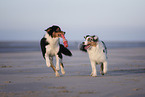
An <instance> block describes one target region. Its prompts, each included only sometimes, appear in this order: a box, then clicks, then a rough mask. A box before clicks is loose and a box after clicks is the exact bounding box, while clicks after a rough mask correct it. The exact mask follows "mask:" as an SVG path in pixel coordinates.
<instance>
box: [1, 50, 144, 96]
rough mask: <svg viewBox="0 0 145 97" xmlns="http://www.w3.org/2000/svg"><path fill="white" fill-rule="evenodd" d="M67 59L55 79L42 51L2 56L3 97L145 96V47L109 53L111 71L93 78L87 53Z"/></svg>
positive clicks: (75, 51) (98, 67)
mask: <svg viewBox="0 0 145 97" xmlns="http://www.w3.org/2000/svg"><path fill="white" fill-rule="evenodd" d="M72 53H73V57H64V60H63V61H64V66H65V71H66V75H64V76H62V75H61V76H60V77H55V74H54V73H53V71H52V69H51V68H48V67H46V65H45V61H44V60H43V58H42V55H41V52H19V53H0V97H58V96H59V97H145V48H124V49H110V50H108V61H109V65H108V66H109V71H108V73H107V74H106V75H104V76H102V75H101V74H100V73H99V70H100V66H99V65H98V66H97V70H98V77H91V76H89V74H90V73H91V67H90V62H89V59H88V55H87V53H83V52H81V51H77V50H74V51H72Z"/></svg>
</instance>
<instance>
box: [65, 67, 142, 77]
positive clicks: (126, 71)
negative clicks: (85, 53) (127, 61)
mask: <svg viewBox="0 0 145 97" xmlns="http://www.w3.org/2000/svg"><path fill="white" fill-rule="evenodd" d="M143 73H145V68H141V69H118V70H111V71H108V72H107V74H104V75H101V74H100V72H99V71H98V72H97V77H105V76H106V77H107V76H108V77H109V76H124V75H133V74H143ZM89 74H90V72H88V71H85V72H75V73H74V72H73V73H70V74H66V75H64V76H84V77H85V76H90V75H89Z"/></svg>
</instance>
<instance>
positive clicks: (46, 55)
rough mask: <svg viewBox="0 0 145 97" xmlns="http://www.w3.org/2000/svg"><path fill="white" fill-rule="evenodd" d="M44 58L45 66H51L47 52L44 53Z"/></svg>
mask: <svg viewBox="0 0 145 97" xmlns="http://www.w3.org/2000/svg"><path fill="white" fill-rule="evenodd" d="M45 59H46V65H47V67H50V66H51V62H50V59H49V55H48V54H47V53H46V54H45Z"/></svg>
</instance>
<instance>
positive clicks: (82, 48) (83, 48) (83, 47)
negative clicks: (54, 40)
mask: <svg viewBox="0 0 145 97" xmlns="http://www.w3.org/2000/svg"><path fill="white" fill-rule="evenodd" d="M85 46H86V45H84V43H83V42H82V43H81V44H80V46H79V48H80V50H81V51H84V52H87V50H86V49H85Z"/></svg>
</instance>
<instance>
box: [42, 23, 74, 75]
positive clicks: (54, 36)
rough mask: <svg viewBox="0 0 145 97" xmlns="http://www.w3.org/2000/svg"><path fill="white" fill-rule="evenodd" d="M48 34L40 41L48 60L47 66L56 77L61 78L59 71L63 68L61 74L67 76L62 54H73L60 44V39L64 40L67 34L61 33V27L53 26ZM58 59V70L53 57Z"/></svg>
mask: <svg viewBox="0 0 145 97" xmlns="http://www.w3.org/2000/svg"><path fill="white" fill-rule="evenodd" d="M45 31H46V32H47V33H46V34H45V35H44V37H43V38H42V39H41V41H40V45H41V51H42V55H43V57H44V59H45V60H46V65H47V66H48V67H50V66H51V67H52V69H53V70H54V72H55V75H56V76H57V77H58V76H60V75H59V73H58V71H59V69H60V68H59V67H61V73H62V74H65V71H64V66H63V63H62V58H63V56H62V54H64V55H67V56H72V53H71V52H70V51H69V50H68V49H67V48H66V47H64V46H63V45H62V44H60V39H59V38H62V36H63V38H64V34H65V32H63V31H61V29H60V27H58V26H55V25H53V26H52V27H49V28H47V29H46V30H45ZM54 56H55V57H56V68H55V66H54V65H53V57H54Z"/></svg>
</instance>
